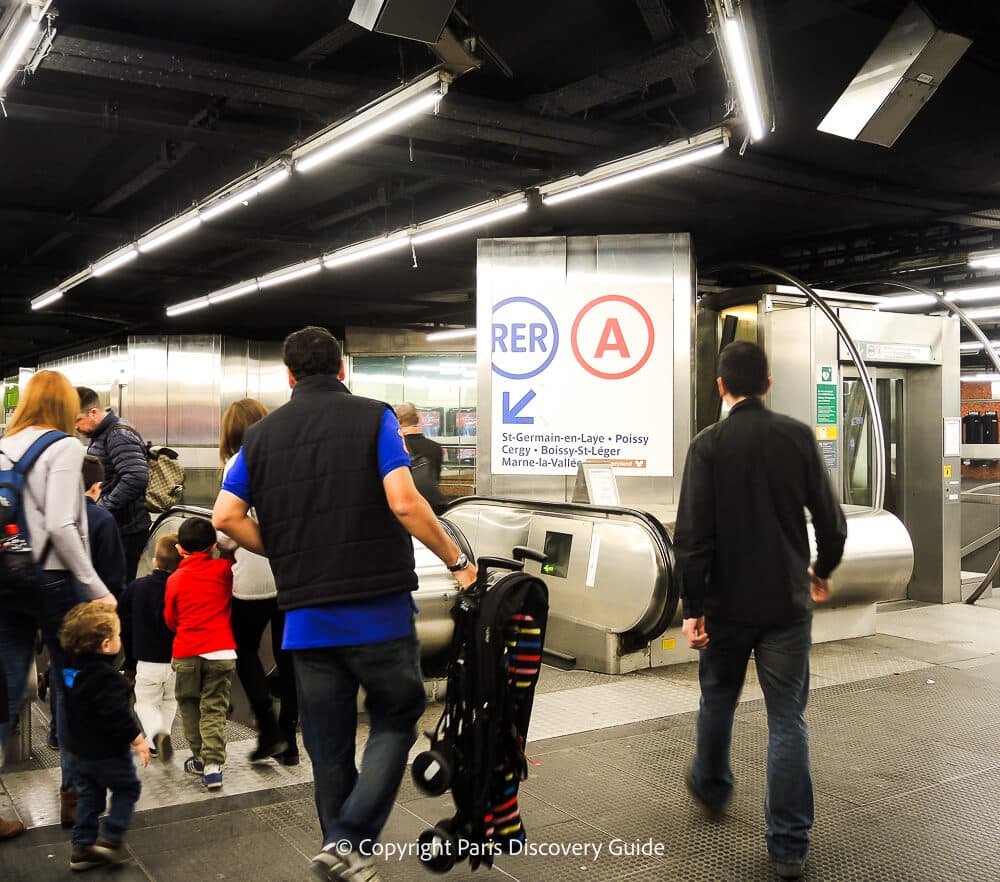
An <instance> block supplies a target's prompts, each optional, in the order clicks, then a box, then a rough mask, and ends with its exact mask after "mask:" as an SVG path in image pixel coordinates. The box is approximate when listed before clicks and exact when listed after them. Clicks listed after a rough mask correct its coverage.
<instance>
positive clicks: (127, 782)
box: [63, 747, 142, 845]
mask: <svg viewBox="0 0 1000 882" xmlns="http://www.w3.org/2000/svg"><path fill="white" fill-rule="evenodd" d="M63 751H64V752H65V747H64V748H63ZM71 762H72V764H73V777H74V780H75V781H76V786H77V788H78V789H79V791H80V799H79V801H78V802H77V804H76V823H75V824H74V825H73V844H74V845H93V844H94V843H95V842H97V839H98V826H99V821H100V817H101V813H102V812H103V811H104V809H105V808H106V807H107V804H108V791H109V790H110V791H111V808H110V809H109V811H108V815H107V817H106V818H105V819H104V836H103V838H104V839H107V840H108V841H109V842H121V841H122V840H123V839H124V838H125V834H126V833H127V832H128V828H129V824H130V823H131V822H132V812H133V811H134V810H135V804H136V803H137V802H138V801H139V794H140V793H141V792H142V785H141V784H140V783H139V778H138V776H137V775H136V774H135V766H134V765H133V764H132V754H131V751H129V749H128V748H126V749H125V752H124V753H123V754H121V755H120V756H115V757H110V758H107V759H87V758H86V757H82V756H76V755H72V758H71Z"/></svg>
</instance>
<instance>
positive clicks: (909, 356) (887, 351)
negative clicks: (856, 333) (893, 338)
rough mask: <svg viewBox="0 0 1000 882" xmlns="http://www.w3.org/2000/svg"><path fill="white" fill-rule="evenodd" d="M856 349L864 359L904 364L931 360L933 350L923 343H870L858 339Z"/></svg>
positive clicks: (923, 362)
mask: <svg viewBox="0 0 1000 882" xmlns="http://www.w3.org/2000/svg"><path fill="white" fill-rule="evenodd" d="M857 345H858V351H859V352H860V353H861V357H862V358H863V359H864V360H865V361H892V362H903V363H906V364H926V363H928V362H932V361H933V360H934V358H933V350H932V349H931V347H930V345H929V344H925V343H871V342H868V341H866V340H858V341H857Z"/></svg>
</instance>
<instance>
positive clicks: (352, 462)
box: [212, 327, 476, 882]
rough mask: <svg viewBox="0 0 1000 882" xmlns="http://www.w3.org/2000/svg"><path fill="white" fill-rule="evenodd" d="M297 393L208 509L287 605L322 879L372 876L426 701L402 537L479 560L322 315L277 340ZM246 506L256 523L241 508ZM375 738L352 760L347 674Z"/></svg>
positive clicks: (409, 561)
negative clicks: (357, 384) (439, 514)
mask: <svg viewBox="0 0 1000 882" xmlns="http://www.w3.org/2000/svg"><path fill="white" fill-rule="evenodd" d="M284 362H285V366H286V367H287V368H288V382H289V385H290V386H291V387H292V398H291V401H289V402H288V403H287V404H285V405H284V406H282V407H279V408H278V409H277V410H275V411H273V412H272V413H270V414H269V415H268V416H266V417H264V419H262V420H261V421H260V422H258V423H256V424H254V425H253V426H251V427H250V428H249V429H248V430H247V432H246V435H245V436H244V439H243V448H242V450H240V452H239V453H238V454H237V455H236V456H235V457H234V458H233V464H232V466H231V467H230V469H229V472H228V473H227V475H226V478H225V480H224V481H223V484H222V490H221V491H220V493H219V497H218V499H217V500H216V502H215V510H214V513H213V518H212V521H213V523H214V524H215V526H216V528H217V529H220V530H223V531H225V532H226V533H227V534H228V535H229V536H231V537H232V538H233V539H234V540H235V541H236V542H238V543H239V544H240V545H241V546H242V547H244V548H246V549H247V550H249V551H252V552H255V553H257V554H263V555H266V556H267V557H268V559H269V560H270V563H271V569H272V571H273V572H274V580H275V583H276V584H277V588H278V605H279V606H280V607H281V609H282V610H284V611H285V613H286V615H285V634H284V643H283V645H284V649H286V650H289V651H290V652H291V653H292V657H293V660H294V668H295V679H296V686H297V688H298V694H299V711H300V715H301V720H302V737H303V741H304V742H305V746H306V749H307V750H308V751H309V756H310V758H311V759H312V762H313V770H314V775H315V791H316V807H317V809H318V812H319V819H320V825H321V827H322V830H323V850H322V851H321V852H320V853H319V854H318V855H317V856H316V857H315V858H314V859H313V864H312V867H313V870H314V872H315V873H316V874H317V875H318V876H320V878H323V879H333V880H337V879H349V880H351V882H378V880H379V875H378V872H377V871H376V869H375V867H374V866H373V865H372V861H371V849H372V844H373V843H374V842H375V841H376V839H377V838H378V835H379V833H380V832H381V830H382V827H383V825H384V824H385V822H386V819H387V818H388V817H389V812H390V811H391V810H392V804H393V800H394V799H395V796H396V791H397V790H398V788H399V783H400V780H401V779H402V777H403V771H404V770H405V768H406V759H407V754H408V752H409V749H410V747H412V746H413V743H414V741H415V740H416V732H415V729H414V725H415V723H416V721H417V720H418V719H419V717H420V715H421V713H422V712H423V709H424V685H423V680H422V678H421V674H420V648H419V645H418V643H417V639H416V634H415V633H414V629H413V613H414V606H413V601H412V598H411V593H410V592H412V591H413V590H415V589H416V587H417V577H416V573H415V572H414V568H413V543H412V540H411V539H410V536H411V534H412V535H413V536H415V537H416V538H417V539H419V540H420V541H421V542H422V543H423V544H424V545H425V546H427V548H429V549H430V550H431V551H433V552H434V553H435V554H436V555H437V556H438V557H439V558H440V559H441V560H442V561H443V562H444V563H445V565H446V566H448V568H449V569H450V570H451V571H452V572H453V573H454V574H455V579H456V580H457V582H458V584H459V586H460V587H461V588H468V587H469V586H471V585H472V584H474V582H475V580H476V569H475V567H474V566H473V565H472V564H471V563H470V562H469V561H468V560H467V559H466V557H465V555H464V554H462V553H461V550H460V549H459V548H458V547H457V546H456V545H455V543H454V542H452V541H451V539H449V538H448V536H447V535H446V534H445V533H444V531H443V530H442V529H441V525H440V524H439V523H438V521H437V518H436V517H435V516H434V513H433V512H432V511H431V508H430V506H429V505H428V504H427V502H426V500H424V498H423V497H422V496H421V495H420V494H419V493H418V492H417V489H416V487H415V486H414V484H413V478H412V477H411V474H410V459H409V456H408V455H407V453H406V450H405V448H404V447H403V441H402V437H401V435H400V432H399V422H398V420H397V419H396V416H395V414H394V413H393V411H392V408H391V407H389V405H387V404H383V403H382V402H380V401H373V400H371V399H369V398H361V397H360V396H356V395H351V394H350V392H349V391H348V389H347V387H346V386H344V384H343V383H342V382H341V380H343V378H344V368H343V360H342V357H341V351H340V346H339V345H338V343H337V341H336V340H335V339H334V338H333V335H332V334H330V332H329V331H327V330H326V329H325V328H316V327H308V328H303V329H302V330H301V331H296V332H295V333H293V334H290V335H289V336H288V338H287V339H286V340H285V345H284ZM251 506H252V507H253V508H254V510H255V512H256V515H257V520H258V522H259V526H258V522H255V521H254V520H253V519H252V518H249V517H247V513H248V511H249V509H250V508H251ZM359 685H361V686H363V687H364V689H365V693H366V696H367V699H366V705H365V706H366V708H367V710H368V714H369V718H370V720H371V735H370V737H369V739H368V743H367V745H366V747H365V754H364V761H363V763H362V768H361V772H360V773H359V772H358V771H357V769H356V767H355V763H354V750H355V737H356V731H355V730H356V728H357V694H358V686H359Z"/></svg>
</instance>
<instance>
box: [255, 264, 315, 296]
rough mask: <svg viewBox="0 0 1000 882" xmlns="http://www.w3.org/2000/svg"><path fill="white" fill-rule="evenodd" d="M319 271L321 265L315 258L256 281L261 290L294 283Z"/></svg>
mask: <svg viewBox="0 0 1000 882" xmlns="http://www.w3.org/2000/svg"><path fill="white" fill-rule="evenodd" d="M321 269H323V264H322V262H321V261H320V259H319V258H318V257H317V258H315V259H314V260H307V261H305V262H304V263H297V264H294V265H293V266H290V267H282V268H281V269H279V270H275V271H274V272H273V273H268V274H267V275H266V276H261V277H260V278H258V279H257V284H258V285H259V286H260V288H261V289H262V290H263V289H264V288H271V287H273V286H274V285H284V284H285V283H286V282H294V281H295V280H296V279H301V278H304V277H305V276H311V275H312V274H313V273H318V272H319V271H320V270H321Z"/></svg>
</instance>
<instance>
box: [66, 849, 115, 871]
mask: <svg viewBox="0 0 1000 882" xmlns="http://www.w3.org/2000/svg"><path fill="white" fill-rule="evenodd" d="M108 863H110V861H109V860H108V859H107V858H106V857H105V856H104V855H103V854H101V853H100V852H98V851H97V850H96V849H95V848H94V846H93V845H74V846H73V851H72V853H71V854H70V856H69V868H70V869H71V870H75V871H76V872H78V873H79V872H80V871H81V870H92V869H94V867H103V866H106V865H107V864H108Z"/></svg>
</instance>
